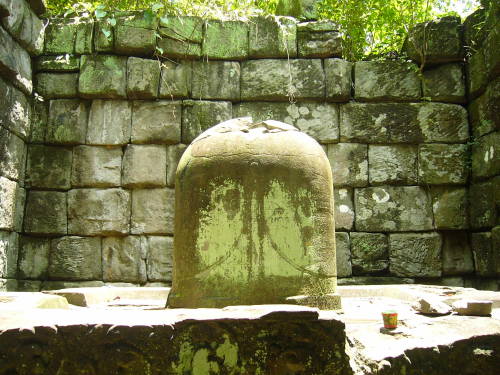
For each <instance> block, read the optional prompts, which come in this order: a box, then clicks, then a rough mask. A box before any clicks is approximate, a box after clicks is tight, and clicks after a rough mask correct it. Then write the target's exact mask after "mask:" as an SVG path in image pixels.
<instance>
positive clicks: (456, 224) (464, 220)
mask: <svg viewBox="0 0 500 375" xmlns="http://www.w3.org/2000/svg"><path fill="white" fill-rule="evenodd" d="M431 195H432V211H433V213H434V223H435V225H436V228H437V229H447V230H449V229H451V230H456V229H467V228H468V226H469V220H468V219H469V217H468V212H467V190H466V189H465V188H464V187H457V188H454V187H442V186H440V187H437V186H434V187H432V188H431Z"/></svg>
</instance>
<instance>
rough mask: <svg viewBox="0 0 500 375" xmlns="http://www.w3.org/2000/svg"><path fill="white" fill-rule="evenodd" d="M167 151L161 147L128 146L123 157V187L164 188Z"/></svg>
mask: <svg viewBox="0 0 500 375" xmlns="http://www.w3.org/2000/svg"><path fill="white" fill-rule="evenodd" d="M166 160H167V150H166V148H165V146H161V145H128V146H127V147H126V148H125V154H124V156H123V179H122V184H123V186H127V187H154V186H165V185H166V183H167V181H166V179H167V166H166Z"/></svg>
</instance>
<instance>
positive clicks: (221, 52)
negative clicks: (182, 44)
mask: <svg viewBox="0 0 500 375" xmlns="http://www.w3.org/2000/svg"><path fill="white" fill-rule="evenodd" d="M202 54H203V56H206V57H207V58H208V59H212V60H241V59H244V58H246V57H247V56H248V24H246V23H245V22H241V21H219V20H210V21H208V22H207V24H206V27H205V39H204V40H203V45H202Z"/></svg>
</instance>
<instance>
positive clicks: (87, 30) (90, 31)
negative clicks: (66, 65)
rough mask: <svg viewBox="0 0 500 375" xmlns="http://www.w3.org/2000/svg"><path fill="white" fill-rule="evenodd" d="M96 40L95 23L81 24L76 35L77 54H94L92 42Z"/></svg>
mask: <svg viewBox="0 0 500 375" xmlns="http://www.w3.org/2000/svg"><path fill="white" fill-rule="evenodd" d="M93 39H94V22H93V21H89V20H85V21H84V22H80V23H79V24H78V26H77V29H76V35H75V53H76V54H78V55H85V54H91V53H92V52H94V46H93V44H92V41H93Z"/></svg>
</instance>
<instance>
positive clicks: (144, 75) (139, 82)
mask: <svg viewBox="0 0 500 375" xmlns="http://www.w3.org/2000/svg"><path fill="white" fill-rule="evenodd" d="M159 85H160V62H159V61H158V60H150V59H141V58H138V57H129V58H128V61H127V96H128V97H129V99H153V98H156V97H158V88H159Z"/></svg>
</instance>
